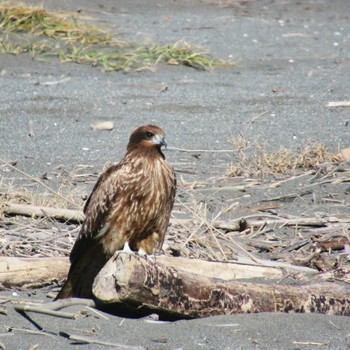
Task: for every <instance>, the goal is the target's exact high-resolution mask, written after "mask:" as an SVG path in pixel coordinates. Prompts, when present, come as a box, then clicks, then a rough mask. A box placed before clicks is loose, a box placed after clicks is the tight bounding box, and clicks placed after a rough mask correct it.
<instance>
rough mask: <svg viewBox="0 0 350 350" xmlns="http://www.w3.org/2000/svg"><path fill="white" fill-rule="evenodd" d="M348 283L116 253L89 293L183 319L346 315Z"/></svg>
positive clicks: (348, 310) (349, 304) (349, 310)
mask: <svg viewBox="0 0 350 350" xmlns="http://www.w3.org/2000/svg"><path fill="white" fill-rule="evenodd" d="M349 291H350V287H349V286H348V285H346V284H341V283H334V282H327V281H322V282H315V281H313V283H308V284H298V285H283V284H280V283H275V284H271V281H270V282H269V283H266V284H265V283H247V282H242V281H241V280H239V281H237V280H231V281H224V280H222V279H218V278H209V277H205V276H202V275H199V274H195V273H188V272H185V271H182V270H179V269H175V268H174V267H170V266H166V265H164V264H161V263H159V262H153V261H152V260H150V259H149V258H148V259H147V258H144V257H140V256H137V255H135V254H126V253H116V254H115V255H114V256H113V257H112V258H111V259H110V260H109V261H108V262H107V264H106V265H105V266H104V268H103V269H102V270H101V271H100V273H99V274H98V275H97V277H96V278H95V282H94V285H93V294H94V295H95V297H96V298H97V299H98V300H99V301H101V302H103V303H110V304H113V303H125V304H127V305H131V306H133V307H135V308H146V309H149V310H150V311H152V312H159V313H161V314H163V315H164V314H168V315H174V316H177V317H183V318H195V317H207V316H212V315H220V314H236V313H255V312H316V313H324V314H332V315H350V298H349V297H348V295H349Z"/></svg>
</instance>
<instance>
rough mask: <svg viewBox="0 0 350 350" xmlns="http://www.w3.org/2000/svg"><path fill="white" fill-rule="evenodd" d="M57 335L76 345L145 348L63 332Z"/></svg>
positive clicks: (144, 349)
mask: <svg viewBox="0 0 350 350" xmlns="http://www.w3.org/2000/svg"><path fill="white" fill-rule="evenodd" d="M59 335H61V336H62V337H64V338H68V339H69V340H72V341H75V342H78V343H85V344H98V345H106V346H112V347H114V348H117V349H118V350H146V348H144V347H143V346H131V345H124V344H116V343H109V342H105V341H101V340H97V339H92V338H90V337H84V336H82V335H75V334H68V333H65V332H59Z"/></svg>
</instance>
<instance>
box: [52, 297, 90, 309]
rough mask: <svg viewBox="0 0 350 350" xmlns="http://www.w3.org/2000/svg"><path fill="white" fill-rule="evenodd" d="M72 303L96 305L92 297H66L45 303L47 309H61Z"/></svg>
mask: <svg viewBox="0 0 350 350" xmlns="http://www.w3.org/2000/svg"><path fill="white" fill-rule="evenodd" d="M73 305H83V306H90V307H96V303H95V302H94V301H93V300H92V299H82V298H66V299H59V300H56V301H53V302H52V303H48V304H45V307H46V309H48V310H61V309H63V308H65V307H68V306H73Z"/></svg>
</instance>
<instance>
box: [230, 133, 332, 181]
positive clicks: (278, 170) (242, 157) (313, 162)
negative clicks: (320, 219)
mask: <svg viewBox="0 0 350 350" xmlns="http://www.w3.org/2000/svg"><path fill="white" fill-rule="evenodd" d="M231 143H232V144H233V146H234V148H235V149H236V150H237V151H238V158H239V159H238V161H237V162H236V163H234V164H232V165H230V166H229V168H228V170H227V175H228V176H242V175H246V176H265V175H272V174H295V173H296V172H297V171H303V170H308V169H312V168H315V167H317V166H319V165H321V164H323V163H325V162H330V161H331V160H332V156H333V154H332V153H331V152H329V150H328V149H327V147H326V146H325V145H323V144H320V143H312V144H310V145H308V146H307V147H305V148H303V149H300V150H299V151H292V150H290V149H286V148H281V149H280V150H278V151H276V152H268V151H267V150H266V147H265V146H264V145H262V144H257V143H256V144H253V145H252V146H251V145H250V144H249V142H248V141H247V140H246V139H244V138H243V137H238V138H237V139H235V140H233V141H232V142H231Z"/></svg>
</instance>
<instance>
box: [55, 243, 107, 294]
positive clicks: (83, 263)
mask: <svg viewBox="0 0 350 350" xmlns="http://www.w3.org/2000/svg"><path fill="white" fill-rule="evenodd" d="M106 262H107V257H106V254H105V253H104V252H103V251H102V249H101V248H100V247H98V246H96V245H95V246H93V247H91V248H90V249H88V250H87V251H86V252H85V254H84V255H82V256H80V257H79V258H78V259H76V260H75V261H74V262H73V263H72V265H71V267H70V270H69V273H68V277H67V281H66V283H65V284H64V285H63V287H62V289H61V290H60V292H59V293H58V295H57V296H56V298H55V300H58V299H64V298H73V297H74V298H93V294H92V285H93V283H94V280H95V277H96V276H97V274H98V273H99V272H100V270H101V269H102V267H103V266H104V265H105V263H106Z"/></svg>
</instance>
